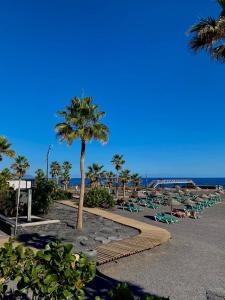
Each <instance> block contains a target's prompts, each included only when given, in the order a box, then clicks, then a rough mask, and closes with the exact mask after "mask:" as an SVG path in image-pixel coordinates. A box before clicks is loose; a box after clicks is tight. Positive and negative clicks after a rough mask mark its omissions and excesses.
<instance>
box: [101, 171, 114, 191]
mask: <svg viewBox="0 0 225 300" xmlns="http://www.w3.org/2000/svg"><path fill="white" fill-rule="evenodd" d="M115 177H116V176H115V174H114V173H113V172H112V171H109V172H107V171H104V172H103V178H104V180H105V184H106V186H107V187H108V190H109V193H111V188H112V185H113V182H114V180H115Z"/></svg>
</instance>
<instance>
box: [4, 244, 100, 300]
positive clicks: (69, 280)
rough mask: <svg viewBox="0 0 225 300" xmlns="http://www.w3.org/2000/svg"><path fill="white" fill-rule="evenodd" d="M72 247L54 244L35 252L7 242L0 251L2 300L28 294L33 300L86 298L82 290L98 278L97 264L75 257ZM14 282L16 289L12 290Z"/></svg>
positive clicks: (84, 258)
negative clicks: (96, 276) (10, 285)
mask: <svg viewBox="0 0 225 300" xmlns="http://www.w3.org/2000/svg"><path fill="white" fill-rule="evenodd" d="M72 247H73V246H72V245H69V244H68V245H63V244H61V243H60V242H53V243H50V244H49V245H47V246H46V248H45V249H44V250H40V251H37V252H36V253H35V252H34V251H33V250H32V249H30V248H26V249H24V248H23V247H22V246H21V245H20V246H17V247H15V248H14V247H13V244H12V241H10V242H9V243H6V244H5V245H4V247H2V248H0V277H1V279H0V299H5V297H4V296H13V295H14V296H16V297H22V296H23V297H24V296H28V294H29V297H30V296H32V299H46V300H50V299H55V300H61V299H74V300H82V299H84V296H85V295H84V291H83V288H84V286H85V285H86V284H87V283H88V282H89V281H91V280H92V279H93V278H94V277H95V263H94V262H88V261H87V259H86V257H85V256H82V255H80V256H78V257H77V256H76V255H74V254H72ZM12 280H13V281H15V282H16V286H15V289H14V290H13V291H10V290H9V283H10V282H11V281H12ZM10 299H11V298H10ZM16 299H17V298H16ZM19 299H21V298H19ZM23 299H24V298H23ZM29 299H30V298H29Z"/></svg>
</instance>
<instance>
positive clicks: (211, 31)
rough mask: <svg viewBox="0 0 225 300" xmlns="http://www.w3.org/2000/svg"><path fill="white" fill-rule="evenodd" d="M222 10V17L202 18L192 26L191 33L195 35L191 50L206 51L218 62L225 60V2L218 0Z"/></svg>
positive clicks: (191, 42) (224, 0) (191, 41)
mask: <svg viewBox="0 0 225 300" xmlns="http://www.w3.org/2000/svg"><path fill="white" fill-rule="evenodd" d="M217 2H218V4H219V5H220V7H221V8H222V11H221V14H220V16H219V17H218V18H217V19H215V18H212V17H208V18H202V19H200V21H199V22H198V23H197V24H195V25H194V26H192V28H191V29H190V30H189V33H191V34H193V37H192V39H191V40H190V43H189V45H190V48H191V49H192V50H194V51H196V52H197V51H199V50H205V51H207V52H208V53H209V54H210V55H211V56H212V57H213V58H214V59H216V60H217V61H221V62H222V63H224V62H225V60H224V45H225V42H224V41H225V0H217Z"/></svg>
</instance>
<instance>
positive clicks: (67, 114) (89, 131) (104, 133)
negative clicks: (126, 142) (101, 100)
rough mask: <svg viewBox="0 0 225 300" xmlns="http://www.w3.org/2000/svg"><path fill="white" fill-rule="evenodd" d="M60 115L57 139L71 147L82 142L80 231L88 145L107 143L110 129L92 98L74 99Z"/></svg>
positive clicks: (78, 224) (78, 221)
mask: <svg viewBox="0 0 225 300" xmlns="http://www.w3.org/2000/svg"><path fill="white" fill-rule="evenodd" d="M58 115H59V116H60V117H62V118H63V121H62V122H61V123H59V124H57V125H56V126H55V130H56V132H57V137H59V139H60V140H61V141H65V142H66V143H67V144H69V145H71V144H72V143H73V142H74V141H75V140H77V139H79V140H80V141H81V154H80V175H81V189H80V201H79V208H78V216H77V225H76V227H77V229H78V230H82V229H83V203H84V191H85V171H84V160H85V150H86V144H87V142H90V141H92V140H97V141H99V142H101V143H105V142H107V140H108V135H109V129H108V127H107V126H106V125H104V124H103V123H101V121H100V120H101V118H102V117H103V116H104V115H105V113H104V112H102V111H100V110H99V107H98V105H95V104H93V100H92V98H91V97H84V98H81V99H80V98H78V97H74V98H73V99H72V100H71V102H70V104H69V105H67V106H66V107H65V109H64V110H63V111H60V112H58Z"/></svg>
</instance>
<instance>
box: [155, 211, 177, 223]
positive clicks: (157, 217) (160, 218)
mask: <svg viewBox="0 0 225 300" xmlns="http://www.w3.org/2000/svg"><path fill="white" fill-rule="evenodd" d="M155 220H156V221H161V222H165V223H167V224H170V223H177V222H178V220H177V219H176V218H174V217H170V216H166V215H164V214H160V213H158V214H156V215H155Z"/></svg>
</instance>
